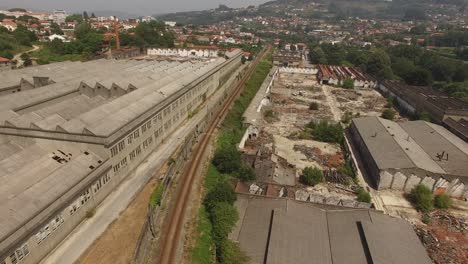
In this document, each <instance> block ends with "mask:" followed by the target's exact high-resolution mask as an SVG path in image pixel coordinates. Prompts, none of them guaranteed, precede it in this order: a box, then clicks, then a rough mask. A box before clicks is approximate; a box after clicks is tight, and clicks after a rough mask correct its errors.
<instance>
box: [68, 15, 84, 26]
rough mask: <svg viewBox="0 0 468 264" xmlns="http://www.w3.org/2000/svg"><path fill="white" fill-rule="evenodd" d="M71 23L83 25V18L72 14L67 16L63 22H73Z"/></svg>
mask: <svg viewBox="0 0 468 264" xmlns="http://www.w3.org/2000/svg"><path fill="white" fill-rule="evenodd" d="M73 21H75V22H77V23H79V24H81V23H83V16H82V15H80V14H73V15H71V16H67V17H66V18H65V22H73Z"/></svg>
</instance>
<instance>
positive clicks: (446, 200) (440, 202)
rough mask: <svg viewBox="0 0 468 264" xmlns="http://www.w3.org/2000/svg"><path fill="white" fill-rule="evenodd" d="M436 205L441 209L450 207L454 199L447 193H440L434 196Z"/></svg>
mask: <svg viewBox="0 0 468 264" xmlns="http://www.w3.org/2000/svg"><path fill="white" fill-rule="evenodd" d="M434 206H435V207H436V208H439V209H449V208H450V207H451V206H452V199H451V198H450V196H448V195H446V194H439V195H436V196H435V197H434Z"/></svg>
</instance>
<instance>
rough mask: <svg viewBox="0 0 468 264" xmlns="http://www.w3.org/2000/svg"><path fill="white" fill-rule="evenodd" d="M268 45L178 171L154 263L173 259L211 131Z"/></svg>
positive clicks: (226, 110) (164, 262)
mask: <svg viewBox="0 0 468 264" xmlns="http://www.w3.org/2000/svg"><path fill="white" fill-rule="evenodd" d="M270 49H271V47H270V46H268V47H267V48H265V49H263V51H262V52H261V53H260V54H259V56H257V58H256V59H255V61H254V62H253V63H252V65H251V67H250V68H249V69H248V71H247V74H246V75H245V76H244V77H243V78H242V80H241V81H240V83H239V84H238V85H237V86H236V88H235V90H234V92H233V93H232V95H230V96H229V98H228V100H226V102H225V103H224V105H223V107H222V109H221V110H220V111H219V112H218V114H217V115H216V117H214V118H213V120H212V121H211V123H210V124H209V127H208V129H207V130H206V131H205V133H204V135H203V137H202V139H201V141H200V143H199V144H198V146H196V148H195V151H194V153H193V156H192V159H191V160H190V161H189V162H188V164H187V165H186V167H185V170H184V173H183V174H182V175H181V176H182V177H181V179H180V180H179V182H180V184H182V186H178V188H177V189H176V193H175V195H174V196H173V197H175V199H176V201H175V203H174V206H172V207H171V209H170V211H169V213H168V215H167V218H166V219H165V220H164V221H165V222H166V223H169V225H168V226H169V227H168V228H167V229H166V230H165V231H163V233H162V236H161V241H160V243H159V245H160V246H161V249H160V254H159V256H158V258H157V260H156V263H158V264H174V263H176V255H177V251H178V249H179V246H180V245H179V242H180V236H181V232H182V229H183V228H184V219H185V211H186V208H187V206H188V203H189V198H190V195H191V190H192V186H193V183H194V182H195V179H196V177H197V172H198V171H200V168H202V167H203V165H204V162H203V154H204V153H205V152H206V149H207V147H208V145H209V144H210V142H211V140H212V137H213V132H214V131H215V130H216V128H217V127H218V126H219V125H220V124H221V122H222V121H223V119H224V117H225V115H226V114H227V112H228V111H229V109H230V107H231V105H232V103H233V102H234V101H235V99H236V98H237V96H238V95H239V94H240V93H241V92H242V90H243V88H244V85H245V83H246V82H247V80H248V79H249V78H250V77H251V76H252V73H253V72H254V71H255V68H256V67H257V65H258V63H259V62H260V60H262V58H263V57H264V56H265V54H266V53H267V52H268V51H269V50H270Z"/></svg>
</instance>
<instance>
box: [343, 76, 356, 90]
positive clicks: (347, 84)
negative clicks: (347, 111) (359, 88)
mask: <svg viewBox="0 0 468 264" xmlns="http://www.w3.org/2000/svg"><path fill="white" fill-rule="evenodd" d="M342 86H343V88H345V89H354V80H353V79H351V78H346V79H345V80H344V81H343V85H342Z"/></svg>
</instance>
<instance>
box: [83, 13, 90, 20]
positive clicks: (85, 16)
mask: <svg viewBox="0 0 468 264" xmlns="http://www.w3.org/2000/svg"><path fill="white" fill-rule="evenodd" d="M83 18H84V20H85V21H88V20H89V16H88V12H86V11H84V12H83Z"/></svg>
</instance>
